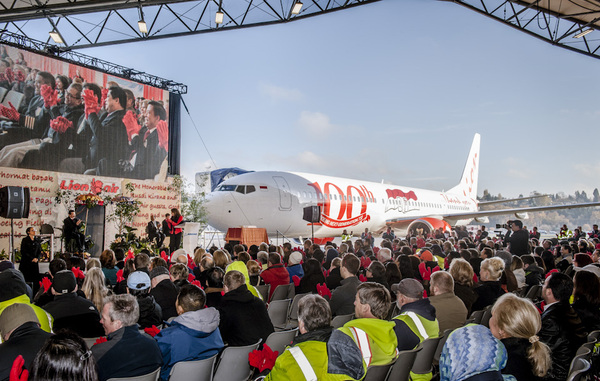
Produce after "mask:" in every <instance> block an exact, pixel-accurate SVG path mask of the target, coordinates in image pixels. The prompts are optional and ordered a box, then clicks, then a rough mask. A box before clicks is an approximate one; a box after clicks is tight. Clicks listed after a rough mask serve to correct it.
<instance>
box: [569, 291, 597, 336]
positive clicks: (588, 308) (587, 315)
mask: <svg viewBox="0 0 600 381" xmlns="http://www.w3.org/2000/svg"><path fill="white" fill-rule="evenodd" d="M573 309H574V310H575V312H576V313H577V316H579V319H581V323H582V324H583V326H584V327H585V330H586V332H592V331H596V330H598V329H600V306H599V305H597V304H596V305H594V304H590V303H588V302H587V301H586V300H585V299H577V300H576V301H575V302H574V303H573Z"/></svg>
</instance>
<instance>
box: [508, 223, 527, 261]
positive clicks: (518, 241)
mask: <svg viewBox="0 0 600 381" xmlns="http://www.w3.org/2000/svg"><path fill="white" fill-rule="evenodd" d="M507 225H508V231H507V232H506V236H505V237H504V242H506V243H508V250H509V251H510V253H511V254H513V255H517V256H519V257H520V256H521V255H523V254H529V233H528V232H527V231H526V230H523V222H521V221H520V220H514V221H508V223H507ZM511 231H512V234H511Z"/></svg>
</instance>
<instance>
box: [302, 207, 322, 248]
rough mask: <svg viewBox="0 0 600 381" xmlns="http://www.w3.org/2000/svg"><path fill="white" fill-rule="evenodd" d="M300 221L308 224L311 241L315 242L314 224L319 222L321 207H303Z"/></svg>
mask: <svg viewBox="0 0 600 381" xmlns="http://www.w3.org/2000/svg"><path fill="white" fill-rule="evenodd" d="M302 219H303V220H304V221H306V222H310V226H311V230H312V240H313V242H314V240H315V223H317V222H319V221H321V207H320V206H318V205H312V206H306V207H304V215H303V217H302Z"/></svg>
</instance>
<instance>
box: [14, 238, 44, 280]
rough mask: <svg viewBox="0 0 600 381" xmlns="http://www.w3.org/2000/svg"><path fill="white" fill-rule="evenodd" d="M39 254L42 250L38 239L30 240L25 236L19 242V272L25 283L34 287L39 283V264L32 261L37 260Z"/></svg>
mask: <svg viewBox="0 0 600 381" xmlns="http://www.w3.org/2000/svg"><path fill="white" fill-rule="evenodd" d="M41 253H42V249H41V245H40V240H39V239H38V238H34V239H33V240H32V239H31V238H29V236H27V237H24V238H23V239H22V240H21V263H20V264H19V271H21V272H22V273H23V276H24V277H25V280H26V281H27V282H33V283H34V287H35V286H37V282H39V281H40V268H39V263H38V262H33V260H34V259H36V258H37V259H39V258H40V254H41Z"/></svg>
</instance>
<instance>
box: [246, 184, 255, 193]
mask: <svg viewBox="0 0 600 381" xmlns="http://www.w3.org/2000/svg"><path fill="white" fill-rule="evenodd" d="M255 191H256V187H255V186H254V185H246V194H248V193H252V192H255Z"/></svg>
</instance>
